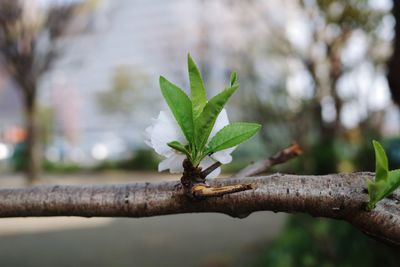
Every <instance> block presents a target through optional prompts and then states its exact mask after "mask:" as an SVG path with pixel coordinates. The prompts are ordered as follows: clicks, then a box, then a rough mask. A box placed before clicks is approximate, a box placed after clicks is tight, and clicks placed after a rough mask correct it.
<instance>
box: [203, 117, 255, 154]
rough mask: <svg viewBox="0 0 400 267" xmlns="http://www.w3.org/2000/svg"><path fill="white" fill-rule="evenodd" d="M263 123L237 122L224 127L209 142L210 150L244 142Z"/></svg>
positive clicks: (222, 148)
mask: <svg viewBox="0 0 400 267" xmlns="http://www.w3.org/2000/svg"><path fill="white" fill-rule="evenodd" d="M260 128H261V125H260V124H257V123H246V122H236V123H231V124H229V125H227V126H225V127H224V128H222V129H221V130H220V131H219V132H217V134H216V135H215V136H214V137H213V138H212V139H211V141H210V143H208V150H209V152H210V153H214V152H217V151H220V150H224V149H227V148H230V147H234V146H236V145H238V144H240V143H243V142H244V141H246V140H247V139H249V138H250V137H252V136H253V135H255V134H256V133H257V132H258V130H260Z"/></svg>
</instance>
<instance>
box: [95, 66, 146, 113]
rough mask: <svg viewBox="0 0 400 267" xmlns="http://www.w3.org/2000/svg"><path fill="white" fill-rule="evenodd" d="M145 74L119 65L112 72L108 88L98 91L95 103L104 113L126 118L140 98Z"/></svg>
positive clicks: (144, 83) (144, 84)
mask: <svg viewBox="0 0 400 267" xmlns="http://www.w3.org/2000/svg"><path fill="white" fill-rule="evenodd" d="M146 82H147V79H146V76H145V75H144V74H142V73H141V72H140V71H138V70H131V69H129V68H128V67H127V66H119V67H117V68H116V70H115V72H114V76H113V78H112V85H111V89H110V90H106V91H103V92H100V93H98V95H97V103H98V105H99V107H100V109H101V111H102V112H104V113H105V114H112V115H119V116H123V117H125V118H128V117H129V116H130V115H132V112H133V111H134V109H135V104H134V103H135V102H136V103H138V102H137V101H139V100H140V99H141V91H142V90H140V89H141V88H144V87H145V86H146Z"/></svg>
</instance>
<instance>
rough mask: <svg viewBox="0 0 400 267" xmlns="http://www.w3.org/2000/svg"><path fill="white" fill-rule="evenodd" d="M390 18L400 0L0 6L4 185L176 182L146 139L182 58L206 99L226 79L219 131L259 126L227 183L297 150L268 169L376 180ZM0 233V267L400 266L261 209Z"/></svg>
mask: <svg viewBox="0 0 400 267" xmlns="http://www.w3.org/2000/svg"><path fill="white" fill-rule="evenodd" d="M396 21H400V3H399V2H398V1H396V0H348V1H345V0H279V1H278V0H269V1H267V0H265V1H262V0H247V1H233V0H218V1H211V0H208V1H207V0H186V1H183V0H169V1H160V0H147V1H144V0H119V1H111V0H88V1H83V0H82V1H79V0H1V1H0V187H19V186H26V185H29V184H38V183H39V184H71V183H73V184H79V183H126V182H135V181H159V180H167V179H177V178H178V176H172V175H168V174H159V173H156V172H155V171H156V169H157V164H158V162H159V160H160V158H159V157H158V156H157V155H155V154H154V153H153V151H151V150H150V149H149V148H148V147H146V146H145V144H144V142H143V140H144V129H145V128H146V127H147V126H148V125H149V124H151V121H152V118H154V117H156V116H157V114H158V112H159V111H160V110H161V109H165V108H166V105H165V103H164V102H163V100H162V97H161V94H160V91H159V87H158V77H159V75H163V76H166V77H168V78H169V79H170V80H171V81H173V82H174V83H176V84H178V85H180V86H181V87H182V88H186V89H187V88H188V78H187V77H188V76H187V69H186V56H187V53H188V52H190V53H191V54H192V56H193V58H194V59H195V60H196V62H197V63H198V64H199V67H200V69H201V72H202V74H203V77H204V80H205V84H206V88H207V89H208V92H207V93H208V96H209V97H210V96H212V95H214V94H216V93H217V92H218V91H219V90H221V89H223V88H224V87H226V85H227V84H228V81H229V75H230V72H231V71H236V72H238V80H239V83H240V85H241V88H240V89H239V90H238V92H237V93H236V95H234V96H233V98H232V100H231V101H230V103H229V104H228V107H227V109H228V114H230V119H231V120H233V121H239V120H245V121H256V122H259V123H262V124H263V128H262V132H261V133H260V134H259V135H258V136H257V137H255V138H253V139H252V140H251V141H249V142H247V143H246V144H245V145H242V146H240V147H239V148H238V149H237V150H236V151H235V152H234V161H233V162H232V163H231V164H229V165H227V166H225V169H224V171H225V175H229V174H231V173H234V172H235V171H238V170H239V169H241V168H243V167H244V166H246V165H247V164H249V163H251V162H253V161H256V160H259V159H264V158H266V157H268V156H271V155H272V154H274V153H275V152H277V151H279V150H280V149H282V148H284V147H286V146H287V145H289V144H290V143H291V142H293V141H297V142H299V143H300V145H301V146H302V147H303V149H304V151H305V153H304V154H303V155H302V156H301V157H299V158H297V159H295V160H292V161H291V162H289V163H286V164H284V165H282V166H278V167H275V168H274V170H273V171H279V172H289V173H297V174H327V173H333V172H353V171H359V170H363V171H373V170H374V153H373V149H372V146H371V140H372V139H378V140H380V141H382V142H383V144H384V146H385V148H386V149H387V152H388V155H389V161H390V165H391V168H396V167H399V166H400V138H399V133H400V113H399V106H398V105H399V104H400V23H398V24H396ZM0 236H1V238H0V264H1V266H77V265H79V266H161V265H162V266H398V260H397V261H395V254H394V251H393V250H392V249H391V248H389V247H387V246H386V245H383V244H381V243H378V242H376V241H375V240H373V239H370V238H369V237H367V236H365V235H363V234H362V233H361V232H359V231H358V230H356V229H354V228H353V227H352V226H351V225H349V224H347V223H345V222H339V221H333V220H327V219H318V218H311V217H309V216H306V215H286V214H274V213H271V212H259V213H256V214H253V215H251V216H249V217H248V218H246V219H242V220H238V219H233V218H229V217H227V216H224V215H219V214H191V215H174V216H163V217H155V218H144V219H112V218H102V219H101V218H97V219H96V218H94V219H82V218H23V219H20V218H19V219H1V220H0Z"/></svg>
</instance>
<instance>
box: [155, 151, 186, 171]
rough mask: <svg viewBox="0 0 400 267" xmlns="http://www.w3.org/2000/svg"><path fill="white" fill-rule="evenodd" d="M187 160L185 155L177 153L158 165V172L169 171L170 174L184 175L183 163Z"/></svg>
mask: <svg viewBox="0 0 400 267" xmlns="http://www.w3.org/2000/svg"><path fill="white" fill-rule="evenodd" d="M185 158H186V157H185V155H183V154H178V153H176V154H174V155H172V156H170V157H168V158H166V159H164V160H163V161H161V162H160V164H158V171H159V172H162V171H164V170H168V169H169V172H170V173H183V166H182V163H183V160H184V159H185Z"/></svg>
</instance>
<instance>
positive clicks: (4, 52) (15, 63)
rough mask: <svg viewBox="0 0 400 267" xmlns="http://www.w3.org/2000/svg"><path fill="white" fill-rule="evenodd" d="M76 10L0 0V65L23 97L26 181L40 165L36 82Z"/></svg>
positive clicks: (72, 6)
mask: <svg viewBox="0 0 400 267" xmlns="http://www.w3.org/2000/svg"><path fill="white" fill-rule="evenodd" d="M77 10H78V5H77V4H62V5H55V6H50V7H47V8H46V10H44V9H39V8H38V7H35V3H33V2H30V1H24V0H3V1H1V2H0V64H3V65H4V66H5V67H6V69H7V70H8V73H9V75H10V77H11V78H12V79H13V80H14V81H15V84H16V88H18V90H19V91H20V92H21V95H22V98H23V106H24V109H25V110H24V111H25V113H24V114H25V128H26V131H27V149H26V164H27V166H26V171H27V177H28V181H29V182H34V181H35V180H36V179H37V178H38V175H39V173H40V168H41V152H42V151H41V150H42V149H41V145H40V140H39V135H40V133H39V121H38V119H37V104H36V98H37V91H38V90H37V88H38V82H39V80H40V78H41V77H42V76H43V75H44V74H45V73H46V72H47V71H48V70H49V69H50V68H51V66H52V64H53V63H54V62H55V59H56V58H57V56H58V54H59V45H58V43H57V41H58V40H59V38H60V37H62V36H63V35H64V34H65V33H66V30H67V28H68V25H69V24H68V23H69V21H70V20H71V19H72V17H73V15H74V13H75V12H76V11H77Z"/></svg>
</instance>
